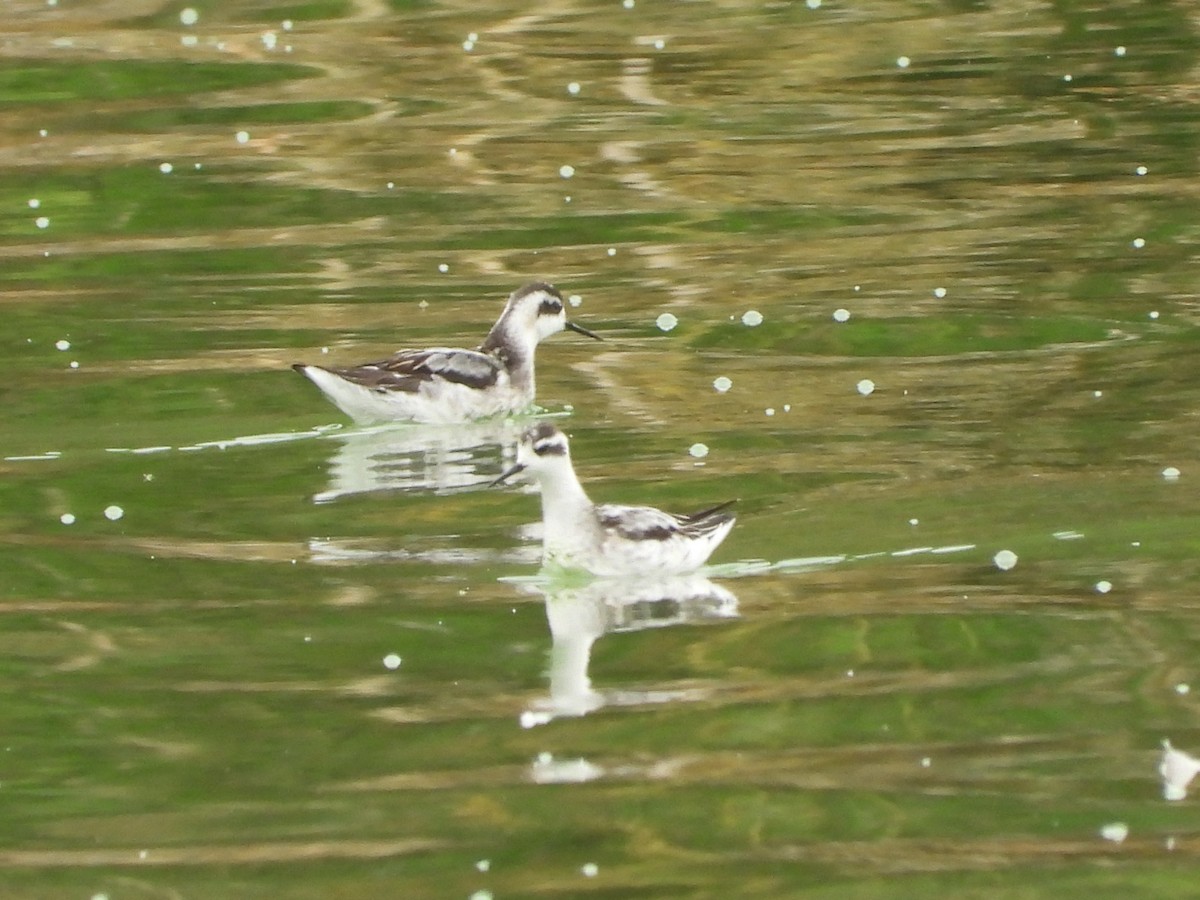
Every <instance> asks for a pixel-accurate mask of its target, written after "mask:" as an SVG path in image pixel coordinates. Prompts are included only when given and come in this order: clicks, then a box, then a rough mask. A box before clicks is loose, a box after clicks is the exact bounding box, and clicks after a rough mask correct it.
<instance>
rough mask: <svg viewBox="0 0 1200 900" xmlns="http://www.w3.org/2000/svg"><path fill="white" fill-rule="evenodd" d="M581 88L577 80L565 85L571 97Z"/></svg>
mask: <svg viewBox="0 0 1200 900" xmlns="http://www.w3.org/2000/svg"><path fill="white" fill-rule="evenodd" d="M581 90H583V88H581V87H580V85H579V82H578V81H572V82H570V83H569V84H568V85H567V93H568V94H570V95H571V96H572V97H574V96H575V95H577V94H578V93H579V92H580V91H581Z"/></svg>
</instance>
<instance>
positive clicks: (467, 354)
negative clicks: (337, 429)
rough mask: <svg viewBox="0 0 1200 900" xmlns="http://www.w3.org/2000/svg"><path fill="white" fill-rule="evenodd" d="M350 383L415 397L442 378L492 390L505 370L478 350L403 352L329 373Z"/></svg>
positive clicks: (439, 348) (489, 356) (436, 349)
mask: <svg viewBox="0 0 1200 900" xmlns="http://www.w3.org/2000/svg"><path fill="white" fill-rule="evenodd" d="M329 371H330V372H333V373H334V374H335V375H339V376H341V377H342V378H344V379H346V380H347V381H351V382H353V383H355V384H360V385H362V386H363V387H365V388H369V389H371V390H374V391H381V392H383V391H404V392H406V393H410V394H415V393H416V392H417V391H418V390H420V389H421V385H422V384H426V383H428V382H430V381H433V380H434V379H435V378H442V379H445V380H446V381H452V382H454V383H455V384H464V385H466V386H467V387H472V388H487V387H491V386H492V385H494V384H495V383H496V381H497V380H498V379H499V378H500V373H501V372H503V371H504V366H503V365H502V364H501V363H500V361H499V360H497V359H496V358H495V357H493V356H491V355H490V354H487V353H480V352H478V351H476V350H452V349H449V348H445V347H435V348H434V349H432V350H401V351H400V352H398V353H395V354H393V355H392V356H390V357H388V358H387V359H384V360H380V361H379V362H374V363H364V364H363V365H361V366H350V367H348V368H344V369H330V370H329Z"/></svg>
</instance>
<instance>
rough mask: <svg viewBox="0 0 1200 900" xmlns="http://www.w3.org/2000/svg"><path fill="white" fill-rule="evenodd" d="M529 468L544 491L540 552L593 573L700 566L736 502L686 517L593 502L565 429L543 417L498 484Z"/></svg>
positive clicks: (724, 531) (667, 571) (552, 561)
mask: <svg viewBox="0 0 1200 900" xmlns="http://www.w3.org/2000/svg"><path fill="white" fill-rule="evenodd" d="M526 469H528V470H529V471H530V472H531V473H533V475H535V476H536V478H537V480H538V484H539V486H540V488H541V496H542V524H543V531H544V535H543V538H542V541H543V558H544V561H545V563H546V564H548V565H557V566H562V567H565V568H573V569H585V570H586V571H588V572H591V573H592V574H593V575H600V576H605V577H626V576H630V575H635V576H636V575H672V574H681V573H685V572H691V571H693V570H695V569H698V568H699V567H700V566H702V565H703V564H704V563H705V561H706V560H707V559H708V557H709V556H710V555H711V554H712V552H713V550H715V549H716V547H717V545H718V544H720V543H721V541H723V540H724V539H725V536H726V535H728V534H729V530H730V529H731V528H733V523H734V516H733V515H732V514H731V513H729V512H728V508H729V507H730V506H731V505H732V504H733V501H728V502H726V503H722V504H720V505H719V506H714V507H712V508H710V509H706V510H703V511H701V512H698V513H694V514H692V515H690V516H678V515H673V514H672V513H667V512H663V511H662V510H660V509H655V508H654V507H652V506H620V505H616V504H611V503H605V504H601V505H599V506H597V505H596V504H594V503H592V501H591V500H590V499H588V496H587V493H586V492H585V491H584V489H583V486H582V485H581V484H580V483H579V479H578V478H577V477H576V475H575V469H574V468H573V466H572V465H571V455H570V448H569V446H568V443H567V438H566V435H564V434H563V433H562V432H561V431H559V430H558V429H557V428H555V427H554V426H553V425H550V424H548V423H541V424H538V425H535V426H533V427H532V428H530V429H528V430H527V431H526V432H525V433H524V435H522V437H521V442H520V444H519V445H518V447H517V463H516V465H514V466H513V467H512V468H511V469H509V470H508V471H506V472H505V473H504V474H502V475H501V476H500V477H499V478H497V479H496V482H495V483H499V482H501V481H504V480H505V479H507V478H509V477H511V476H512V475H515V474H517V473H518V472H521V471H524V470H526Z"/></svg>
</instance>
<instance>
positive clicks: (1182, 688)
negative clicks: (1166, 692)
mask: <svg viewBox="0 0 1200 900" xmlns="http://www.w3.org/2000/svg"><path fill="white" fill-rule="evenodd" d="M1191 691H1192V686H1191V685H1190V684H1188V683H1187V682H1185V681H1181V682H1179V684H1177V685H1175V693H1177V694H1180V695H1183V694H1189V693H1191Z"/></svg>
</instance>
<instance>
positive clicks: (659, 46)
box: [654, 38, 667, 50]
mask: <svg viewBox="0 0 1200 900" xmlns="http://www.w3.org/2000/svg"><path fill="white" fill-rule="evenodd" d="M666 46H667V42H666V41H664V40H663V39H662V38H659V39H658V40H656V41H655V42H654V49H655V50H662V49H663V48H664V47H666Z"/></svg>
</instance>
